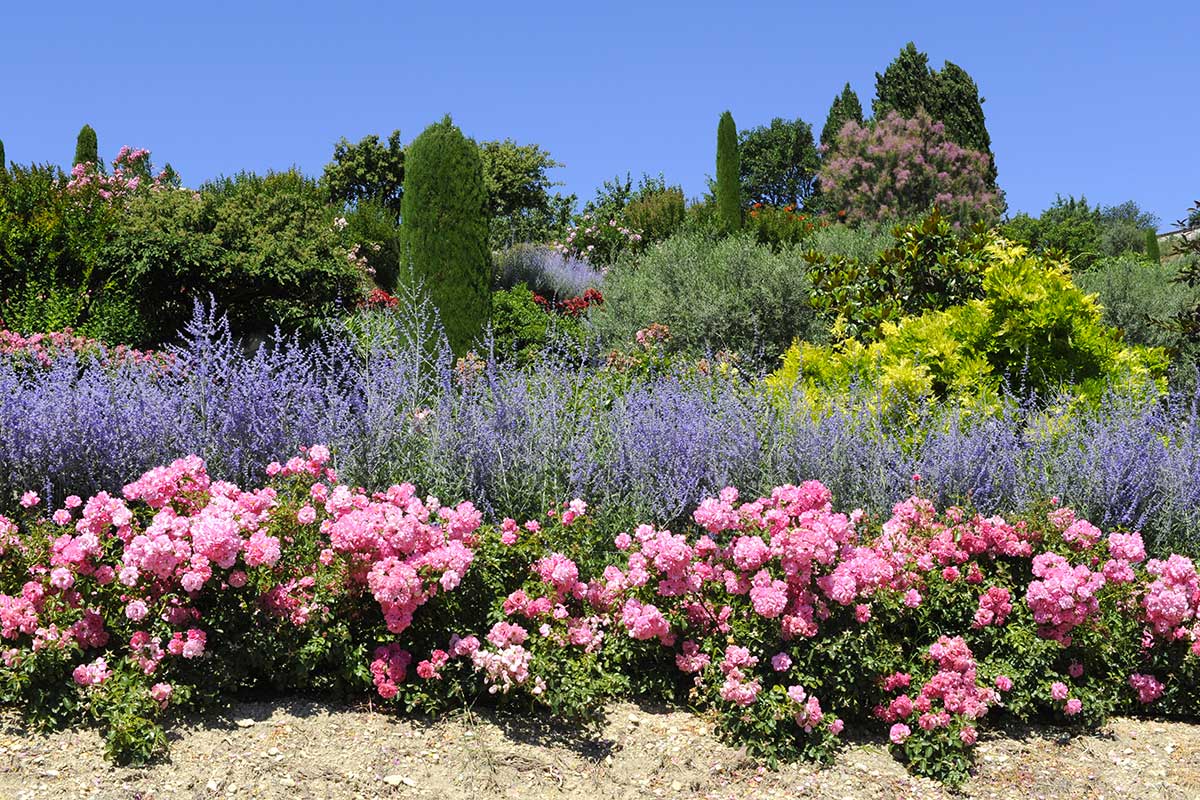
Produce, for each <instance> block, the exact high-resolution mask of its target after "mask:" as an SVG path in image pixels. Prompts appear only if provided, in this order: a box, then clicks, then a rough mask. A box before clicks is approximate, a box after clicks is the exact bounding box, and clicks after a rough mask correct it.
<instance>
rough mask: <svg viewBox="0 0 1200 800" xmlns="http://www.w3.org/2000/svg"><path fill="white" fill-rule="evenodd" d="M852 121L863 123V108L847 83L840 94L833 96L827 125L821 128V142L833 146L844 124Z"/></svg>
mask: <svg viewBox="0 0 1200 800" xmlns="http://www.w3.org/2000/svg"><path fill="white" fill-rule="evenodd" d="M851 121H853V122H856V123H858V124H859V125H862V123H863V109H862V103H860V102H859V100H858V95H857V94H855V93H854V90H853V89H851V88H850V84H849V83H847V84H846V88H844V89H842V93H841V94H840V95H838V96H837V97H835V98H833V105H831V106H830V107H829V116H828V117H826V118H825V127H824V128H822V129H821V144H823V145H825V146H826V147H833V145H834V142H836V141H837V136H838V134H839V133H840V132H841V130H842V126H843V125H845V124H846V123H847V122H851Z"/></svg>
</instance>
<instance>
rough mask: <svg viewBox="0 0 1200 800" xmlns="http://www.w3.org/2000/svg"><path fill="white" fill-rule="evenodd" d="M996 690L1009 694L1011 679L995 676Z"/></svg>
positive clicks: (1011, 686) (1004, 676) (1011, 685)
mask: <svg viewBox="0 0 1200 800" xmlns="http://www.w3.org/2000/svg"><path fill="white" fill-rule="evenodd" d="M996 688H997V689H999V690H1000V691H1002V692H1010V691H1012V688H1013V682H1012V678H1010V677H1008V676H1007V675H997V676H996Z"/></svg>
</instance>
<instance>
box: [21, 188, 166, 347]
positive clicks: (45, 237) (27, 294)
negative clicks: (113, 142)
mask: <svg viewBox="0 0 1200 800" xmlns="http://www.w3.org/2000/svg"><path fill="white" fill-rule="evenodd" d="M121 221H122V214H121V213H120V208H119V207H118V206H114V205H112V204H110V203H107V202H104V201H103V200H101V198H100V197H99V196H98V195H97V193H96V188H95V187H94V186H88V187H83V188H80V189H77V190H71V189H68V185H67V179H66V176H64V175H63V174H62V171H61V170H60V169H59V168H58V167H55V166H50V165H46V166H37V165H32V166H29V167H24V166H19V165H13V168H12V171H11V173H10V174H9V175H8V177H7V179H5V180H4V181H0V320H3V321H4V323H5V324H6V325H8V326H9V327H10V328H12V329H14V330H19V331H23V332H25V333H32V332H38V331H42V332H44V331H56V330H62V329H63V328H68V327H70V328H74V329H75V330H76V331H78V332H79V333H82V334H84V335H86V336H91V337H95V338H105V339H106V340H107V341H114V342H141V341H144V339H145V338H146V331H145V330H144V328H143V326H142V322H141V320H140V319H139V318H138V315H137V311H136V305H137V302H136V301H137V300H138V298H139V291H138V287H136V286H135V285H132V284H130V283H128V282H126V281H124V280H123V279H121V278H120V277H119V276H117V275H116V274H115V273H114V271H113V270H112V269H110V265H109V264H108V263H107V261H106V260H105V258H104V251H105V245H106V240H107V239H108V238H109V236H110V235H111V232H112V231H113V229H114V228H115V226H117V225H118V224H120V222H121Z"/></svg>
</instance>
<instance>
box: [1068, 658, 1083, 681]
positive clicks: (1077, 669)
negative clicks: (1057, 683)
mask: <svg viewBox="0 0 1200 800" xmlns="http://www.w3.org/2000/svg"><path fill="white" fill-rule="evenodd" d="M1067 674H1068V675H1070V676H1071V677H1072V678H1082V677H1083V664H1080V663H1079V662H1078V661H1072V662H1071V664H1070V665H1069V666H1068V667H1067Z"/></svg>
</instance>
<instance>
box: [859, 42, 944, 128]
mask: <svg viewBox="0 0 1200 800" xmlns="http://www.w3.org/2000/svg"><path fill="white" fill-rule="evenodd" d="M933 86H934V78H933V72H932V70H930V69H929V56H927V55H925V54H924V53H922V52H921V51H920V50H918V49H917V47H916V45H914V44H913V43H912V42H909V43H908V44H906V45H905V46H904V49H903V50H901V51H900V55H898V56H896V59H895V60H894V61H893V62H892V63H891V64H888V67H887V69H885V70H884V71H883V74H882V75H881V74H879V73H878V72H876V73H875V99H874V101H872V103H871V110H872V111H873V112H874V114H875V117H876V119H879V118H882V117H883V116H885V115H886V114H887V113H888V112H889V111H895V112H897V113H899V114H900V116H902V117H912V116H913V115H914V114H915V113H916V111H917V109H918V108H924V109H925V110H926V111H930V115H931V116H934V118H935V119H936V115H934V114H933V113H932V111H931V110H930V107H929V105H930V98H931V97H932V95H933Z"/></svg>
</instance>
